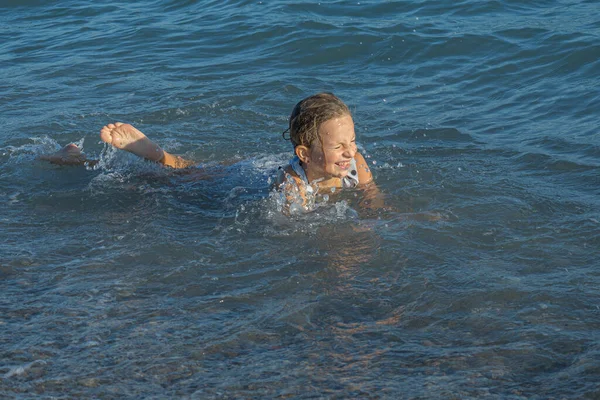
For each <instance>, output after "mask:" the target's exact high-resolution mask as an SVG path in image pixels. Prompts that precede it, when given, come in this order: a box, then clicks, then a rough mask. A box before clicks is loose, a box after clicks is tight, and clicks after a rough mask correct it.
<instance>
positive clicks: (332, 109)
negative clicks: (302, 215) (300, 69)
mask: <svg viewBox="0 0 600 400" xmlns="http://www.w3.org/2000/svg"><path fill="white" fill-rule="evenodd" d="M287 132H289V140H290V141H291V142H292V145H293V146H294V157H293V158H292V159H291V160H290V162H289V165H287V166H286V167H285V168H280V169H279V173H278V176H277V183H276V184H277V187H278V189H279V190H281V191H282V192H283V193H284V195H285V197H286V198H287V201H288V203H292V204H294V203H296V204H299V205H301V206H302V208H304V209H311V208H312V206H313V204H312V203H313V201H314V199H315V198H316V196H317V195H318V194H324V193H326V194H327V195H328V193H331V192H333V191H335V189H337V188H354V187H363V188H369V189H370V191H371V195H372V196H370V197H374V196H375V195H376V193H374V192H375V191H376V187H375V184H374V182H373V175H372V174H371V170H370V169H369V166H368V165H367V162H366V161H365V159H364V157H363V156H362V155H361V154H360V153H359V152H358V151H357V147H356V133H355V131H354V121H353V120H352V115H351V113H350V110H349V109H348V106H346V104H344V102H343V101H342V100H340V99H339V98H338V97H337V96H335V95H334V94H332V93H318V94H315V95H312V96H309V97H307V98H305V99H304V100H301V101H300V102H298V104H296V106H295V107H294V109H293V111H292V114H291V115H290V118H289V127H288V129H287V130H286V131H285V132H284V133H283V135H284V138H285V134H286V133H287Z"/></svg>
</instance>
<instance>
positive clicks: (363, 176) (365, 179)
mask: <svg viewBox="0 0 600 400" xmlns="http://www.w3.org/2000/svg"><path fill="white" fill-rule="evenodd" d="M354 161H356V169H357V170H358V182H359V185H361V186H363V185H367V184H371V183H372V182H373V174H371V169H370V168H369V165H368V164H367V161H366V160H365V158H364V157H363V156H362V154H360V153H358V152H357V153H356V154H354Z"/></svg>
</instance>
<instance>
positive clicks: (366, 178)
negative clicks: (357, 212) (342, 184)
mask: <svg viewBox="0 0 600 400" xmlns="http://www.w3.org/2000/svg"><path fill="white" fill-rule="evenodd" d="M354 160H355V161H356V169H357V170H358V182H359V186H358V187H359V188H360V189H362V190H363V192H364V199H363V201H361V205H362V206H363V207H368V208H371V209H378V208H385V207H386V206H385V198H384V195H383V193H381V192H380V191H379V188H377V185H375V181H374V180H373V174H372V173H371V169H370V168H369V165H368V164H367V161H366V160H365V158H364V157H363V156H362V154H360V153H356V154H355V155H354Z"/></svg>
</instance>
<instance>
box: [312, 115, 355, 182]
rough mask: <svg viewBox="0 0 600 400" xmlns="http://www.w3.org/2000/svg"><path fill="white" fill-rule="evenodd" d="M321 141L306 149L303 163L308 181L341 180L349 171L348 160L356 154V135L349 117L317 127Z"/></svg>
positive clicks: (332, 120)
mask: <svg viewBox="0 0 600 400" xmlns="http://www.w3.org/2000/svg"><path fill="white" fill-rule="evenodd" d="M318 134H319V137H320V138H321V141H320V142H319V141H315V142H314V143H312V144H311V146H310V148H309V149H308V157H309V159H308V162H305V166H306V167H305V168H306V175H307V177H308V179H309V180H310V181H313V180H315V179H319V178H325V179H327V178H332V177H337V178H343V177H345V176H346V175H348V173H349V171H350V160H352V158H354V155H355V154H356V134H355V132H354V122H353V121H352V117H351V116H350V115H344V116H342V117H337V118H333V119H330V120H328V121H326V122H324V123H322V124H321V126H319V129H318Z"/></svg>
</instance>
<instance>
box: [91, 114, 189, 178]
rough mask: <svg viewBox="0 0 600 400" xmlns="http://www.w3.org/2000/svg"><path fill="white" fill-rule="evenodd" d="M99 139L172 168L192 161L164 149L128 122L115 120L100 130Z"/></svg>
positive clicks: (186, 165)
mask: <svg viewBox="0 0 600 400" xmlns="http://www.w3.org/2000/svg"><path fill="white" fill-rule="evenodd" d="M100 139H102V141H104V142H106V143H108V144H110V145H112V146H114V147H116V148H117V149H121V150H125V151H128V152H130V153H133V154H135V155H136V156H138V157H142V158H145V159H147V160H150V161H155V162H158V163H161V164H163V165H166V166H168V167H172V168H186V167H189V166H191V165H193V164H194V163H193V162H191V161H189V160H184V159H183V158H181V157H179V156H174V155H172V154H169V153H167V152H166V151H164V150H163V149H162V148H161V147H160V146H159V145H157V144H156V143H154V142H153V141H152V140H150V139H149V138H148V137H147V136H146V135H144V134H143V133H142V132H141V131H139V130H138V129H136V128H135V127H133V126H132V125H129V124H123V123H121V122H115V123H114V124H108V125H106V126H104V127H103V128H102V130H100Z"/></svg>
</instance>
